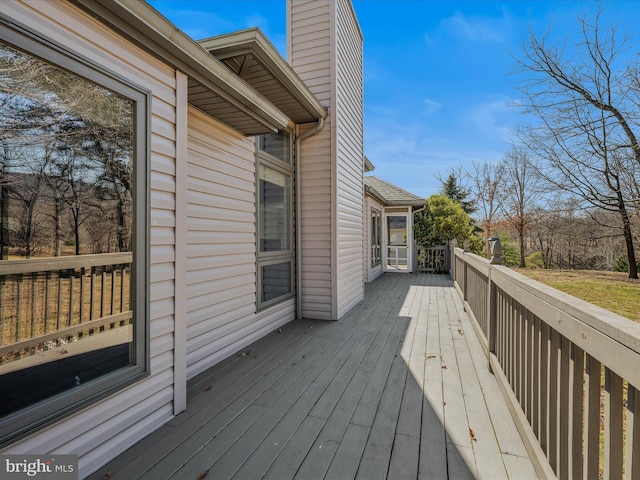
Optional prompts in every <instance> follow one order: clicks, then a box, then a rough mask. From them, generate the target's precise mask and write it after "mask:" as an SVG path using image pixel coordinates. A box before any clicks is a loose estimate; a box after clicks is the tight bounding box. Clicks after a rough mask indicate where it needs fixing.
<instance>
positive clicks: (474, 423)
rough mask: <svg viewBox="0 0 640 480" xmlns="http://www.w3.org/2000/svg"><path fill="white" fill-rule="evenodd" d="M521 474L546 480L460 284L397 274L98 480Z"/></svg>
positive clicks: (256, 363)
mask: <svg viewBox="0 0 640 480" xmlns="http://www.w3.org/2000/svg"><path fill="white" fill-rule="evenodd" d="M107 472H109V475H108V476H106V475H107ZM509 477H511V478H518V479H525V478H535V477H536V475H535V472H534V469H533V466H532V464H531V461H530V460H529V457H528V456H527V453H526V450H525V447H524V445H523V443H522V440H521V438H520V436H519V434H518V431H517V430H516V427H515V424H514V423H513V420H512V419H511V416H510V414H509V411H508V409H507V406H506V403H505V401H504V399H503V397H502V394H501V393H500V390H499V388H498V384H497V383H496V381H495V379H494V377H493V376H492V375H491V374H490V373H489V371H488V368H487V359H486V357H485V356H484V354H483V352H482V348H481V347H480V344H479V343H478V341H477V338H476V336H475V333H474V330H473V327H472V326H471V324H470V321H469V318H468V317H467V315H466V313H465V312H464V311H463V308H462V304H461V302H460V299H459V297H458V295H457V294H456V291H455V289H454V288H453V283H452V281H451V280H450V278H449V277H448V276H444V275H429V274H423V275H407V274H386V275H384V276H382V277H381V278H379V279H378V280H376V281H374V282H372V283H371V284H368V285H367V286H366V292H365V299H364V300H363V301H362V302H361V303H360V304H359V305H358V306H356V307H355V308H354V309H352V310H351V311H350V312H349V314H348V315H346V316H345V317H344V318H343V319H342V320H340V321H338V322H320V321H309V320H300V321H295V322H291V323H289V324H288V325H286V326H285V327H283V328H282V329H281V332H274V333H272V334H270V335H268V336H267V337H265V338H263V339H261V340H259V341H258V342H256V343H255V344H253V345H251V346H250V347H248V348H247V349H245V350H244V351H243V352H241V353H240V354H238V355H235V356H233V357H231V358H228V359H227V360H225V361H223V362H221V363H220V364H218V365H216V366H215V367H213V368H211V369H210V370H208V371H206V372H204V373H202V374H200V375H199V376H198V377H196V378H194V379H193V380H191V381H190V383H189V392H188V406H187V411H186V412H184V413H182V414H180V415H178V416H177V417H175V418H174V419H173V420H171V421H170V422H169V423H168V424H166V425H164V426H163V427H162V428H160V429H159V430H157V431H156V432H155V433H153V434H151V435H149V436H148V437H146V438H145V439H143V440H141V441H140V442H138V443H137V444H136V445H134V446H133V447H131V448H130V449H129V450H127V451H126V452H124V453H123V454H122V455H120V456H119V457H117V458H116V459H114V460H113V461H112V462H110V463H109V464H107V465H106V466H105V467H103V468H101V469H100V470H99V471H98V472H96V473H95V474H94V475H93V476H92V477H90V478H93V479H103V478H109V479H110V480H114V479H126V480H131V479H137V478H145V479H154V480H157V479H179V480H185V479H193V480H196V479H199V480H203V479H211V480H219V479H226V478H235V479H260V478H269V479H277V480H286V479H293V478H299V479H304V480H307V479H341V480H344V479H352V478H353V479H356V478H358V479H360V478H362V479H366V480H369V479H376V478H380V479H384V478H407V479H416V478H424V479H439V478H453V479H462V478H492V479H499V478H509Z"/></svg>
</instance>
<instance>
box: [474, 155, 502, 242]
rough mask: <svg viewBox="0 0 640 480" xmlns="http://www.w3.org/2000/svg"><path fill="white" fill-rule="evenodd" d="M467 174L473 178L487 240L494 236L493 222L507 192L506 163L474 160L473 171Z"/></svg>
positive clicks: (481, 223) (484, 235)
mask: <svg viewBox="0 0 640 480" xmlns="http://www.w3.org/2000/svg"><path fill="white" fill-rule="evenodd" d="M467 175H468V176H469V178H470V179H471V184H472V186H473V187H472V188H473V191H474V193H475V197H476V198H475V204H476V205H477V206H478V209H479V210H480V214H481V215H482V218H481V219H480V227H481V228H482V229H483V238H484V240H485V242H486V241H487V240H488V239H489V238H491V237H492V236H493V223H494V221H495V218H496V216H497V214H498V211H499V209H500V204H501V203H502V201H503V197H504V193H505V192H504V164H503V163H502V162H498V163H490V162H484V163H482V164H479V163H475V162H474V163H473V171H472V172H469V173H468V174H467ZM488 251H489V249H488V248H487V252H488Z"/></svg>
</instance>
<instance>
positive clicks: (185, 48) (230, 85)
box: [72, 0, 289, 134]
mask: <svg viewBox="0 0 640 480" xmlns="http://www.w3.org/2000/svg"><path fill="white" fill-rule="evenodd" d="M72 1H73V2H74V3H75V4H77V5H78V6H80V7H82V8H83V9H84V10H86V11H88V12H90V13H91V14H92V15H93V16H95V17H96V18H98V20H100V21H102V22H103V23H105V24H107V25H109V26H110V27H111V28H113V29H115V30H117V31H119V32H120V33H122V34H123V35H125V36H126V37H127V38H129V39H130V40H132V41H134V42H135V43H136V44H137V45H139V46H140V47H141V48H143V49H144V50H146V51H147V52H149V53H151V54H153V55H154V56H156V57H159V58H161V59H162V60H164V61H165V62H167V63H169V64H171V65H172V66H174V67H175V68H176V69H178V70H180V71H182V72H184V73H185V74H187V75H189V76H190V77H192V78H193V79H195V80H197V81H198V82H200V83H201V84H202V85H203V86H205V87H207V88H209V89H211V90H212V91H213V92H215V93H216V94H217V95H220V96H221V97H222V98H224V99H225V100H226V101H227V102H229V103H231V104H232V105H234V106H235V107H236V108H238V109H239V110H240V111H242V112H243V113H245V114H246V115H249V116H250V117H252V118H253V119H255V120H256V121H258V122H260V123H262V124H263V125H265V127H267V128H268V129H269V130H273V131H276V130H278V129H285V128H287V127H288V125H289V118H288V117H287V115H285V114H284V113H283V112H281V111H280V110H279V109H278V108H277V107H275V105H273V104H272V103H271V102H269V100H267V99H266V98H265V97H264V96H262V95H261V94H260V93H258V92H257V91H256V90H255V89H253V88H252V87H251V86H250V85H248V84H246V83H245V82H243V81H242V80H240V79H239V78H238V77H237V76H236V75H234V74H233V72H231V71H229V70H228V69H227V68H226V67H225V66H224V65H223V64H222V63H221V62H220V61H218V60H217V59H216V58H214V57H212V56H211V55H210V54H209V52H207V51H206V50H205V49H204V48H202V47H201V46H200V45H198V43H197V42H195V41H194V40H193V39H191V38H190V37H188V36H187V35H186V34H185V33H184V32H182V31H181V30H180V29H178V28H177V27H176V26H175V25H173V24H172V23H171V22H169V20H167V19H166V18H165V17H164V16H162V15H161V14H160V13H158V12H157V11H156V10H155V9H154V8H153V7H151V6H150V5H148V4H147V3H146V2H141V1H138V0H72ZM242 133H245V134H248V133H249V132H242Z"/></svg>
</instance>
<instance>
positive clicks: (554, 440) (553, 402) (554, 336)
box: [547, 329, 560, 474]
mask: <svg viewBox="0 0 640 480" xmlns="http://www.w3.org/2000/svg"><path fill="white" fill-rule="evenodd" d="M559 343H560V342H559V339H558V332H556V331H555V330H553V329H551V351H550V358H549V453H548V454H547V456H548V457H549V464H550V465H551V468H552V469H553V471H554V472H556V474H557V473H558V357H559V355H558V350H559V348H560V345H559Z"/></svg>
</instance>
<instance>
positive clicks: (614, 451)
mask: <svg viewBox="0 0 640 480" xmlns="http://www.w3.org/2000/svg"><path fill="white" fill-rule="evenodd" d="M604 415H605V420H604V452H605V453H604V477H605V478H622V459H623V456H622V445H623V442H622V426H623V421H622V378H620V377H619V376H618V375H616V373H615V372H612V371H611V370H609V369H608V368H605V389H604Z"/></svg>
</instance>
